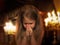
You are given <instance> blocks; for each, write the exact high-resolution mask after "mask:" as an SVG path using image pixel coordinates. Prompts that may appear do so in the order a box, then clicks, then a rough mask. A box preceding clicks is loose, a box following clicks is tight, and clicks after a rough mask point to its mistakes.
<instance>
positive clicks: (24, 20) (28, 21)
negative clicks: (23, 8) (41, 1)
mask: <svg viewBox="0 0 60 45" xmlns="http://www.w3.org/2000/svg"><path fill="white" fill-rule="evenodd" d="M23 22H27V23H30V22H35V20H33V19H30V18H27V17H24V19H23Z"/></svg>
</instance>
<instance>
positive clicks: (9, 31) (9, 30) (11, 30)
mask: <svg viewBox="0 0 60 45" xmlns="http://www.w3.org/2000/svg"><path fill="white" fill-rule="evenodd" d="M4 31H5V32H6V33H7V34H14V33H15V32H16V26H15V25H13V24H12V22H11V21H9V22H6V23H5V26H4Z"/></svg>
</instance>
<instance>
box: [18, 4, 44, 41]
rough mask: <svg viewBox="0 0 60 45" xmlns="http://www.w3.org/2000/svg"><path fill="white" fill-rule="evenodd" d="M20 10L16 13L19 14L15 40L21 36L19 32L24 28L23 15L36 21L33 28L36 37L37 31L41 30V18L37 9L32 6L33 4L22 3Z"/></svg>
mask: <svg viewBox="0 0 60 45" xmlns="http://www.w3.org/2000/svg"><path fill="white" fill-rule="evenodd" d="M20 9H21V10H20V11H19V13H18V15H19V21H18V22H19V24H18V25H19V26H18V30H17V40H19V38H20V37H21V33H22V32H23V31H25V30H24V27H23V24H22V23H23V18H24V16H26V17H28V18H30V19H33V20H35V21H36V25H35V28H34V34H35V37H36V38H37V36H39V33H40V32H41V30H43V25H42V20H41V16H40V15H39V10H38V9H37V8H36V7H34V6H33V5H24V6H23V7H21V8H20Z"/></svg>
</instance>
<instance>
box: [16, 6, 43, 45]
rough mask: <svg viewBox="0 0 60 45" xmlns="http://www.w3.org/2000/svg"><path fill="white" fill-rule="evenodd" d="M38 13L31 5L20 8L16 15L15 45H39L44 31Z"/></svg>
mask: <svg viewBox="0 0 60 45" xmlns="http://www.w3.org/2000/svg"><path fill="white" fill-rule="evenodd" d="M38 12H39V11H38V9H37V8H36V7H34V6H32V5H24V6H23V7H21V10H20V12H19V13H18V14H19V21H18V22H19V23H18V30H17V35H16V42H17V45H41V43H42V39H43V35H44V30H43V24H42V23H43V22H42V19H41V15H39V13H38Z"/></svg>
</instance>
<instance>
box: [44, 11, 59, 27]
mask: <svg viewBox="0 0 60 45" xmlns="http://www.w3.org/2000/svg"><path fill="white" fill-rule="evenodd" d="M47 15H48V17H47V18H45V19H44V21H45V26H48V24H49V23H50V24H52V25H54V24H57V23H60V12H57V15H56V14H55V12H54V10H53V11H52V12H51V13H50V12H48V13H47Z"/></svg>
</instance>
